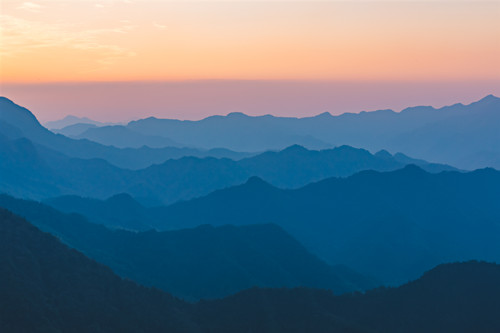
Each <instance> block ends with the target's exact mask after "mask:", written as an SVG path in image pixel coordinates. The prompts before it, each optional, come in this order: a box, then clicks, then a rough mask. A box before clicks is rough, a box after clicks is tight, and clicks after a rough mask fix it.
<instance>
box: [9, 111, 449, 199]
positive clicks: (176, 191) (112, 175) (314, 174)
mask: <svg viewBox="0 0 500 333" xmlns="http://www.w3.org/2000/svg"><path fill="white" fill-rule="evenodd" d="M21 111H22V110H21V109H18V108H15V109H14V110H13V111H12V112H11V113H10V114H9V115H10V116H16V114H17V113H19V114H17V117H18V118H20V117H19V115H22V114H23V113H21ZM16 112H17V113H16ZM24 113H25V115H26V116H28V117H29V119H31V120H30V122H31V123H30V122H28V121H26V120H24V121H22V119H14V120H12V119H9V121H10V123H11V124H17V122H20V123H21V124H22V125H23V126H24V127H27V129H25V130H29V127H30V126H31V127H34V128H36V129H37V130H38V131H39V133H40V135H39V136H36V135H35V136H34V139H39V141H33V142H30V141H29V140H27V139H25V138H22V136H23V134H22V132H21V130H20V129H18V128H16V127H13V126H12V125H9V124H7V123H4V127H3V132H2V133H6V134H8V135H9V136H10V137H6V136H5V135H4V136H2V135H1V133H0V146H2V148H0V150H1V151H2V154H3V155H2V156H3V157H4V159H3V160H2V164H1V166H0V167H1V168H2V169H3V170H4V171H5V177H4V178H3V179H2V180H0V185H1V186H2V187H1V188H0V190H1V191H4V192H7V193H11V194H15V195H17V196H22V197H30V198H35V199H42V198H47V197H54V196H59V195H80V196H86V197H95V198H101V199H103V198H107V197H110V196H112V195H114V194H117V193H128V194H130V195H132V196H134V197H136V198H138V199H139V200H140V201H141V202H142V203H145V204H146V205H149V206H152V205H159V204H166V203H172V202H175V201H178V200H186V199H190V198H194V197H198V196H202V195H206V194H208V193H210V192H212V191H214V190H217V189H222V188H225V187H229V186H232V185H236V184H241V183H243V182H245V181H246V180H247V179H248V178H249V177H251V176H259V177H262V178H263V179H265V180H266V181H269V182H271V183H272V184H274V185H276V186H279V187H284V188H294V187H300V186H303V185H306V184H308V183H310V182H312V181H317V180H321V179H324V178H327V177H332V176H348V175H351V174H353V173H355V172H358V171H361V170H367V169H373V170H379V171H387V170H395V169H398V168H401V167H403V166H404V165H407V164H408V163H415V164H419V165H420V166H422V168H425V169H426V170H429V171H433V172H439V171H442V170H452V169H453V168H451V167H449V166H446V165H438V164H429V163H427V162H425V161H421V160H414V159H411V158H409V157H407V156H405V155H403V154H396V155H394V156H392V155H390V154H389V153H387V152H385V151H381V152H379V153H377V154H375V155H372V154H370V153H369V152H368V151H366V150H363V149H354V148H352V147H347V146H342V147H338V148H334V149H327V150H321V151H311V150H307V149H305V148H303V147H300V146H297V145H295V146H291V147H289V148H287V149H285V150H283V151H279V152H266V153H263V154H260V155H258V156H255V157H251V158H246V159H241V160H239V161H238V160H233V159H227V158H222V159H218V158H211V157H210V158H196V157H183V158H180V159H169V160H167V161H166V162H164V163H162V164H158V165H153V166H150V167H147V168H145V169H140V170H135V171H133V170H126V169H120V168H118V167H116V166H114V165H112V164H110V163H108V162H106V161H105V160H102V159H79V158H70V157H68V156H66V155H65V154H63V153H61V152H58V151H57V149H52V148H47V146H45V145H42V144H40V142H42V143H43V142H45V141H44V140H46V138H49V139H50V140H49V141H51V140H53V139H55V138H57V140H59V139H60V140H62V142H64V143H65V144H67V147H68V148H71V147H73V148H72V149H74V150H78V149H79V147H80V144H81V143H83V144H84V145H87V144H89V145H91V146H93V147H94V148H96V147H97V148H98V149H97V150H98V151H100V152H101V153H103V154H104V155H106V154H107V153H106V152H109V153H110V156H114V158H115V159H121V158H123V160H122V161H121V163H117V164H127V163H129V162H128V161H129V159H133V160H134V161H135V159H138V160H141V159H142V160H143V161H147V160H148V154H149V152H154V154H156V153H157V152H158V150H154V149H151V148H146V147H143V148H140V149H115V148H112V147H106V146H100V145H98V144H95V143H91V142H88V141H82V140H71V139H69V138H66V137H64V136H62V135H55V134H53V133H51V132H49V131H47V130H46V129H45V128H43V127H41V126H39V125H37V124H38V123H37V122H36V119H35V118H34V117H32V115H31V113H29V111H27V110H25V112H24ZM4 118H8V117H4ZM30 124H31V125H30ZM0 129H1V128H0ZM30 133H31V132H30ZM35 133H36V131H35ZM16 137H20V138H19V139H17V138H16ZM17 140H24V144H23V145H24V148H23V149H18V148H15V146H16V143H15V142H16V141H17ZM49 143H50V142H49ZM28 146H29V149H28ZM94 148H91V149H90V151H96V150H95V149H94ZM161 151H163V152H170V153H173V155H174V156H176V155H177V154H181V155H182V154H185V153H188V151H192V152H193V154H202V155H203V154H211V155H214V156H217V157H224V156H226V155H229V156H232V155H234V154H236V156H240V157H242V155H243V154H237V153H234V154H233V153H232V152H230V151H224V150H212V151H207V152H201V151H197V150H189V149H187V150H186V149H184V148H182V149H179V148H163V149H161ZM115 153H116V154H115ZM170 153H169V154H170ZM154 154H153V155H154ZM155 156H156V157H159V156H160V155H155ZM170 156H171V157H174V156H172V155H170ZM163 157H166V156H165V155H163ZM26 158H30V159H33V161H32V162H30V163H24V164H23V165H22V168H21V169H22V170H23V172H21V169H20V168H19V166H18V164H19V163H18V162H16V160H23V159H26ZM233 158H234V156H233ZM35 159H36V162H35ZM108 160H109V158H108ZM133 163H136V164H141V163H144V162H133ZM42 165H43V167H42ZM33 180H35V183H36V186H35V184H33V185H32V184H31V182H32V181H33Z"/></svg>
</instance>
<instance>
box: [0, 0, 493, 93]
mask: <svg viewBox="0 0 500 333" xmlns="http://www.w3.org/2000/svg"><path fill="white" fill-rule="evenodd" d="M1 4H2V5H1V6H2V7H1V13H0V15H1V30H0V45H1V53H0V62H1V63H0V66H1V67H0V70H1V82H2V83H4V84H6V83H7V84H8V83H36V82H66V81H73V82H82V81H135V80H157V81H162V80H197V79H263V80H268V79H270V80H274V79H278V80H279V79H285V80H286V79H294V80H353V81H356V80H372V81H377V80H379V81H395V80H396V81H397V80H399V81H429V80H431V81H440V80H448V81H450V80H462V81H463V80H497V79H499V78H500V62H499V61H498V59H500V1H488V2H480V1H462V2H457V1H449V0H448V1H423V2H422V1H420V2H410V1H386V2H382V1H365V2H360V1H323V2H315V1H302V2H287V1H276V2H265V1H254V2H242V1H235V0H233V1H225V2H214V1H198V2H193V1H191V2H187V1H159V0H158V1H142V0H121V1H111V0H102V1H74V0H71V1H44V0H32V1H12V0H2V2H1Z"/></svg>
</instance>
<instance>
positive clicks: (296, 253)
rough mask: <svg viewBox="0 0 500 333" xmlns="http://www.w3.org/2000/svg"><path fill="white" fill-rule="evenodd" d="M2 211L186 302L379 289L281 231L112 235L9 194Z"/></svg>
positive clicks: (227, 229)
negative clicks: (280, 291) (254, 291)
mask: <svg viewBox="0 0 500 333" xmlns="http://www.w3.org/2000/svg"><path fill="white" fill-rule="evenodd" d="M0 207H4V208H7V209H9V210H11V211H13V212H15V213H16V214H19V215H21V216H23V217H25V218H26V219H28V220H29V221H30V222H32V223H33V224H35V225H36V226H37V227H39V228H41V229H42V230H44V231H47V232H50V233H52V234H54V235H55V236H57V237H58V238H60V239H61V240H62V241H63V242H65V243H66V244H68V245H70V246H71V247H74V248H76V249H78V250H80V251H82V252H84V253H85V254H87V255H88V256H89V257H91V258H93V259H95V260H97V261H99V262H101V263H103V264H105V265H108V266H109V267H111V268H112V269H113V270H114V271H115V272H116V273H117V274H119V275H121V276H123V277H127V278H130V279H132V280H134V281H136V282H139V283H141V284H143V285H148V286H155V287H157V288H160V289H163V290H165V291H168V292H170V293H172V294H174V295H176V296H180V297H183V298H187V299H199V298H207V297H208V298H213V297H221V296H225V295H229V294H232V293H235V292H237V291H240V290H243V289H246V288H250V287H252V286H267V287H294V286H306V287H316V288H328V289H333V290H334V291H335V292H336V293H339V292H347V291H353V290H366V289H368V288H372V287H374V286H375V285H376V284H375V282H374V281H373V280H371V279H368V278H365V277H363V276H362V275H359V274H357V273H355V272H354V271H351V270H349V269H348V268H346V267H343V266H338V267H331V266H328V265H327V264H325V263H324V262H323V261H321V260H319V259H318V258H317V257H315V256H314V255H312V254H310V253H309V252H307V251H306V250H305V249H304V248H303V247H302V245H300V244H299V243H298V242H297V241H296V240H295V239H293V238H292V237H290V236H289V235H288V234H287V233H286V232H284V231H283V230H282V229H281V228H279V227H277V226H275V225H269V224H268V225H253V226H244V227H234V226H224V227H218V228H214V227H211V226H201V227H198V228H194V229H186V230H177V231H171V232H153V231H149V232H142V233H136V232H127V231H112V230H109V229H106V228H104V227H103V226H100V225H96V224H92V223H89V222H88V221H87V220H86V219H85V218H84V217H82V216H78V215H75V214H62V213H60V212H58V211H56V210H54V209H52V208H50V207H48V206H44V205H42V204H38V203H36V202H32V201H24V200H19V199H14V198H12V197H8V196H4V195H0Z"/></svg>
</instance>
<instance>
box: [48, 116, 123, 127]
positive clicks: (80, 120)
mask: <svg viewBox="0 0 500 333" xmlns="http://www.w3.org/2000/svg"><path fill="white" fill-rule="evenodd" d="M79 124H86V125H93V126H96V127H98V126H111V125H118V124H119V123H113V122H101V121H96V120H93V119H90V118H87V117H77V116H73V115H68V116H66V117H64V118H62V119H59V120H52V121H47V122H45V123H44V124H43V125H44V126H45V127H47V128H48V129H50V130H61V129H64V128H65V127H68V126H74V125H79Z"/></svg>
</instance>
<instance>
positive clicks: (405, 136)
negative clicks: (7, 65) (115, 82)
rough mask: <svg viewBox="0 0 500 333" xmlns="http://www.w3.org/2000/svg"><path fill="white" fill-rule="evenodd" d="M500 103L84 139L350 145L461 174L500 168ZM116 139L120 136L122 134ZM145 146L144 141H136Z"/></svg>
mask: <svg viewBox="0 0 500 333" xmlns="http://www.w3.org/2000/svg"><path fill="white" fill-rule="evenodd" d="M498 124H500V98H497V97H495V96H493V95H488V96H486V97H485V98H483V99H481V100H479V101H477V102H474V103H471V104H469V105H463V104H460V103H458V104H454V105H451V106H446V107H442V108H439V109H436V108H433V107H430V106H417V107H410V108H407V109H404V110H402V111H401V112H394V111H392V110H379V111H373V112H360V113H357V114H354V113H345V114H342V115H339V116H332V115H331V114H330V113H328V112H326V113H322V114H320V115H318V116H314V117H306V118H287V117H274V116H271V115H265V116H257V117H253V116H248V115H245V114H243V113H230V114H228V115H227V116H212V117H208V118H205V119H202V120H199V121H185V120H184V121H181V120H175V119H157V118H146V119H140V120H137V121H132V122H130V123H128V124H127V125H120V126H112V127H100V128H90V129H88V130H87V131H84V132H80V134H79V135H78V137H79V138H88V139H91V140H95V141H97V142H101V143H104V144H113V143H116V142H122V143H123V142H130V141H131V140H129V139H127V137H128V136H131V137H132V136H138V134H142V135H146V136H155V137H166V138H168V139H169V140H173V141H175V142H179V143H181V144H183V145H185V146H191V147H200V148H205V149H210V148H214V147H223V148H227V149H231V150H235V151H249V152H262V151H266V150H281V149H283V148H285V147H287V146H290V145H293V144H299V145H302V146H304V147H308V148H311V149H325V148H329V147H332V146H341V145H350V146H353V147H358V148H364V149H368V150H369V151H372V152H375V151H378V150H382V149H386V150H388V151H390V152H393V153H395V152H403V153H405V154H407V155H410V156H414V157H416V158H421V159H425V160H428V161H432V162H436V163H444V164H450V165H453V166H455V167H459V168H463V169H476V168H481V167H494V168H497V169H499V168H500V128H499V125H498ZM119 128H120V129H121V133H122V135H120V136H119V137H118V136H117V135H116V133H112V132H120V131H118V129H119ZM133 142H134V144H137V142H142V143H144V144H146V143H147V140H139V141H133Z"/></svg>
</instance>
